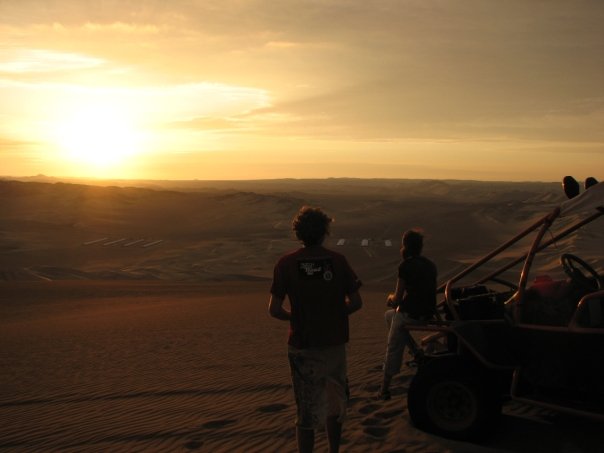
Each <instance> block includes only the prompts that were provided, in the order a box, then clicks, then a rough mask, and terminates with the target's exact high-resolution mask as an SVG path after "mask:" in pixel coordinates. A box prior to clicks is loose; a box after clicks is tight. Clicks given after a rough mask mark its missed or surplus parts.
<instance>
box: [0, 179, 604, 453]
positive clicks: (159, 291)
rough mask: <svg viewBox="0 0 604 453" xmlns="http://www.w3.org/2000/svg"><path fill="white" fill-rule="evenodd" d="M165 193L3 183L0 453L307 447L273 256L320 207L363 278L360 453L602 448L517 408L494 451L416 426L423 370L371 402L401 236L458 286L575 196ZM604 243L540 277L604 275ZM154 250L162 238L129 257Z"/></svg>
mask: <svg viewBox="0 0 604 453" xmlns="http://www.w3.org/2000/svg"><path fill="white" fill-rule="evenodd" d="M153 184H154V185H153V187H151V186H150V183H148V184H147V187H125V185H124V186H123V187H118V186H117V185H116V186H113V187H102V186H91V185H84V184H71V183H70V184H67V183H54V182H53V183H48V182H18V181H0V203H1V205H2V206H3V209H2V212H1V213H0V419H2V420H3V421H2V423H1V424H0V449H3V450H6V451H32V452H34V451H35V452H38V451H57V450H61V451H78V452H79V451H188V450H191V451H207V452H233V451H254V452H273V451H274V452H291V451H295V448H294V445H295V442H294V432H293V426H292V423H293V414H294V403H293V397H292V392H291V388H290V383H289V375H288V369H287V364H286V357H285V352H286V349H285V339H286V331H287V326H286V325H285V324H284V323H280V322H278V321H275V320H273V319H271V318H269V317H268V315H267V313H266V308H267V299H268V287H269V282H270V278H271V273H272V266H273V264H274V261H275V260H276V258H277V257H278V256H279V255H281V254H282V253H284V252H285V251H287V250H290V249H292V248H295V247H296V246H297V244H296V243H295V242H294V241H293V240H292V236H291V232H290V226H289V225H290V221H291V217H292V216H293V214H294V213H295V211H296V210H297V209H298V208H299V207H300V205H302V204H304V203H310V204H316V205H320V206H323V207H324V208H325V209H326V210H327V211H328V212H329V213H330V214H331V215H332V216H334V217H335V219H336V222H335V223H334V225H333V234H332V237H331V238H330V240H329V244H328V245H329V246H331V247H333V248H336V249H337V250H339V251H341V252H342V253H344V254H346V255H347V256H348V257H349V260H350V261H351V263H352V265H353V267H354V268H355V269H356V270H357V272H358V273H359V275H360V276H361V278H362V279H363V281H364V283H365V286H364V288H363V295H364V298H365V307H364V309H363V310H362V311H361V312H359V313H358V314H357V315H355V316H353V317H352V320H351V322H352V326H351V328H352V339H351V344H350V361H349V365H350V382H351V390H352V400H351V404H350V411H349V420H348V421H347V423H346V425H345V430H344V442H343V451H351V452H374V451H383V452H403V451H404V452H447V451H448V452H481V453H483V452H485V453H486V452H494V451H509V452H533V451H544V452H545V451H547V452H565V453H566V452H596V451H600V444H601V441H600V440H601V428H602V427H601V425H597V424H595V423H589V422H585V421H584V420H575V419H571V418H570V417H562V416H558V415H554V414H553V413H549V412H546V411H537V410H535V409H528V408H527V407H524V406H522V405H518V404H508V405H506V406H505V408H504V417H503V420H502V424H501V427H500V428H499V430H498V431H497V433H495V436H494V437H493V438H492V439H490V440H489V441H488V442H487V443H486V444H483V445H474V444H468V443H460V442H453V441H449V440H445V439H442V438H439V437H436V436H431V435H428V434H426V433H424V432H421V431H418V430H416V429H415V428H414V427H413V425H412V424H411V422H410V421H409V419H408V416H407V409H406V390H407V388H408V385H409V382H410V378H411V376H412V370H410V369H405V371H404V372H403V374H402V375H401V376H399V377H398V378H397V379H396V380H395V382H394V385H393V394H394V397H393V399H392V400H391V401H388V402H377V401H375V400H374V398H373V396H374V394H375V392H376V391H377V388H378V385H379V381H380V369H379V367H380V364H381V360H382V354H383V351H384V347H385V338H386V331H385V327H384V324H383V320H382V314H383V310H384V297H385V294H386V292H388V291H390V290H392V286H393V282H394V270H395V268H396V264H397V262H398V259H399V256H398V243H399V240H400V234H401V232H402V231H403V230H404V229H406V228H410V227H416V226H420V227H423V229H424V230H425V233H426V237H427V243H426V251H425V252H426V254H427V255H429V256H431V257H432V258H433V259H434V260H435V261H436V263H437V265H438V267H439V273H440V277H441V280H445V279H447V278H449V277H451V276H452V275H454V274H455V273H456V272H458V271H459V270H460V269H461V268H463V266H464V265H465V264H467V263H469V262H471V261H472V260H474V259H476V258H477V257H480V256H482V255H484V254H485V253H487V252H489V251H490V250H492V249H493V248H494V247H495V246H497V245H498V244H499V243H500V241H502V240H505V239H508V238H509V237H510V236H511V235H513V234H515V233H516V232H518V231H519V230H520V229H521V228H523V227H525V226H526V225H528V224H530V223H531V222H533V221H534V220H535V219H536V218H538V217H540V216H542V215H543V214H545V213H546V212H547V211H548V209H550V208H551V207H552V206H554V205H555V204H556V203H559V202H560V201H561V200H562V195H561V193H559V192H560V187H559V185H558V184H545V183H513V184H512V183H478V182H464V181H405V180H401V181H381V180H362V181H359V180H346V179H344V180H322V181H296V180H285V181H260V182H249V181H242V182H233V183H231V184H228V183H226V182H202V181H197V182H180V183H176V182H172V183H160V182H154V183H153ZM179 184H180V185H179ZM601 231H602V230H601V225H599V226H598V225H594V226H590V227H589V228H586V229H585V230H582V231H581V232H580V233H579V234H578V235H576V236H573V237H569V238H565V239H563V240H561V241H559V243H558V244H557V246H556V247H555V248H553V249H552V250H551V251H549V252H548V253H546V254H544V257H543V259H542V260H541V261H540V262H539V263H538V268H539V271H540V272H548V273H552V274H557V273H559V272H560V266H559V264H558V258H559V256H560V254H561V253H564V251H566V250H570V249H573V250H574V251H575V252H576V253H577V254H578V255H579V256H582V257H584V258H587V259H588V260H590V262H591V263H592V264H594V266H595V267H596V268H597V269H599V270H600V271H604V261H603V259H604V258H603V257H602V253H601V251H602V250H603V247H602V246H603V245H604V238H603V235H602V234H601ZM101 238H102V239H103V241H99V242H96V243H91V241H95V240H97V239H101ZM143 238H144V239H145V241H146V242H145V243H152V242H153V241H159V240H161V243H158V244H157V245H156V246H153V247H147V248H145V247H141V246H140V245H133V246H130V247H124V245H125V244H127V243H130V242H134V241H137V240H140V239H143ZM342 238H344V239H345V242H344V244H343V245H339V246H338V245H337V242H338V240H339V239H342ZM121 239H124V240H123V241H120V242H119V243H113V244H111V245H104V244H107V243H110V242H113V241H118V240H121ZM363 239H368V241H369V242H368V245H367V246H366V247H363V246H362V245H361V244H362V240H363ZM387 240H390V241H392V243H393V245H392V246H390V247H388V246H386V241H387ZM86 243H88V244H87V245H85V244H86ZM521 245H522V244H521ZM521 251H524V249H522V248H521V249H520V250H518V251H513V252H511V253H509V254H508V255H506V256H503V257H502V258H501V259H500V260H499V261H497V262H495V263H493V265H492V266H491V267H494V266H499V265H500V264H501V263H502V262H503V260H507V259H511V258H512V257H514V256H516V255H517V254H519V253H520V252H521ZM512 274H513V273H512ZM325 450H326V444H325V439H324V436H322V435H319V437H318V451H325Z"/></svg>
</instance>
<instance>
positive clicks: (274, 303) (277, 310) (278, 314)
mask: <svg viewBox="0 0 604 453" xmlns="http://www.w3.org/2000/svg"><path fill="white" fill-rule="evenodd" d="M284 300H285V299H284V298H282V297H279V296H275V295H274V294H271V298H270V300H269V303H268V312H269V314H270V315H271V316H272V317H273V318H277V319H280V320H282V321H289V320H290V319H291V313H290V312H289V311H287V310H286V309H285V308H283V302H284Z"/></svg>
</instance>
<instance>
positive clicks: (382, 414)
mask: <svg viewBox="0 0 604 453" xmlns="http://www.w3.org/2000/svg"><path fill="white" fill-rule="evenodd" d="M403 413H404V411H403V410H402V409H395V410H391V411H379V412H376V413H375V414H373V416H374V417H376V418H379V419H382V420H388V419H390V418H395V417H400V416H402V415H403Z"/></svg>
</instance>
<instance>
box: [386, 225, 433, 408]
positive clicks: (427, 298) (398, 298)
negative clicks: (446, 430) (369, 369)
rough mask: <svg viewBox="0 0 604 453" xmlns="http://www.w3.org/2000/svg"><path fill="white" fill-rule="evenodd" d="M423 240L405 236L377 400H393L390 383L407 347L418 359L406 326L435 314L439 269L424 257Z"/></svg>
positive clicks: (414, 235)
mask: <svg viewBox="0 0 604 453" xmlns="http://www.w3.org/2000/svg"><path fill="white" fill-rule="evenodd" d="M423 245H424V236H423V235H422V234H421V233H420V232H418V231H415V230H409V231H406V232H405V233H404V234H403V248H402V249H401V255H402V258H403V260H402V261H401V263H400V264H399V267H398V279H397V281H396V291H395V292H394V294H390V295H388V299H387V301H386V305H387V306H388V307H392V308H393V309H394V310H389V311H387V312H386V315H385V317H386V323H387V325H389V329H390V330H389V332H388V345H387V348H386V357H385V359H384V366H383V372H384V374H383V380H382V386H381V388H380V391H379V393H378V398H379V399H382V400H388V399H390V382H391V381H392V377H393V376H395V375H396V374H398V373H399V372H400V370H401V365H402V362H403V354H404V352H405V347H406V346H409V347H410V348H411V350H412V353H413V354H414V355H416V356H417V354H418V350H417V346H416V344H415V341H414V340H413V338H411V335H410V334H409V332H408V331H407V329H406V327H405V326H406V325H412V324H420V323H422V322H425V321H426V320H427V319H430V318H432V317H433V316H434V314H435V313H436V277H437V271H436V266H435V265H434V263H433V262H432V261H430V260H429V259H428V258H426V257H424V256H422V249H423Z"/></svg>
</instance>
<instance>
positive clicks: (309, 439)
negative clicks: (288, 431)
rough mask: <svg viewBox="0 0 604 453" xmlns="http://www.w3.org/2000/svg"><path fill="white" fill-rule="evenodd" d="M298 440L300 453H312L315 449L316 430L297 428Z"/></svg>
mask: <svg viewBox="0 0 604 453" xmlns="http://www.w3.org/2000/svg"><path fill="white" fill-rule="evenodd" d="M296 439H297V440H298V451H299V452H300V453H312V451H313V450H314V448H315V430H314V429H307V428H300V427H299V426H296Z"/></svg>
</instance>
